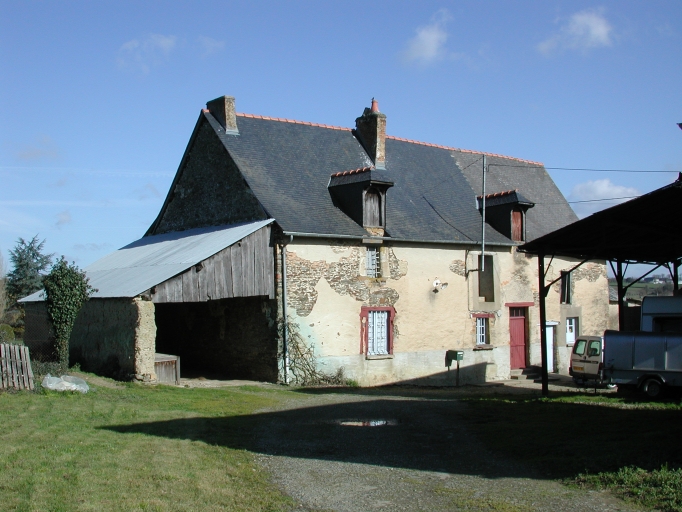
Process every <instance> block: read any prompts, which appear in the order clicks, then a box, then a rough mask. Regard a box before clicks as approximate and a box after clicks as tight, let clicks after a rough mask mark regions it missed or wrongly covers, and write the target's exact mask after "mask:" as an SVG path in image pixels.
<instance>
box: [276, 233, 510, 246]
mask: <svg viewBox="0 0 682 512" xmlns="http://www.w3.org/2000/svg"><path fill="white" fill-rule="evenodd" d="M283 233H284V234H285V235H286V236H297V237H304V238H343V239H346V240H367V239H369V238H371V239H372V240H385V241H387V242H405V243H417V244H443V245H478V244H480V241H478V240H471V241H467V242H463V241H460V240H417V239H413V238H393V237H390V236H370V235H369V234H368V235H367V236H358V235H336V234H326V233H301V232H298V231H284V232H283ZM486 245H493V246H499V247H516V246H518V245H520V244H515V243H513V242H509V243H507V242H505V243H502V242H494V243H491V242H486Z"/></svg>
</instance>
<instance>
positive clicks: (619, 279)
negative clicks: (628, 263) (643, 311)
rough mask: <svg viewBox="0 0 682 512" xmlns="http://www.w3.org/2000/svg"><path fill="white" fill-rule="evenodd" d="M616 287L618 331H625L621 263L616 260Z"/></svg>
mask: <svg viewBox="0 0 682 512" xmlns="http://www.w3.org/2000/svg"><path fill="white" fill-rule="evenodd" d="M616 285H617V286H618V330H619V331H624V330H625V289H624V288H623V262H622V261H621V260H616Z"/></svg>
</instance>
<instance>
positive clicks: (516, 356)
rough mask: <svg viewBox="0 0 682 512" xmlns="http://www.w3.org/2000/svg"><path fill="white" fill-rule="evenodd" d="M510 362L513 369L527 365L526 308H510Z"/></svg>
mask: <svg viewBox="0 0 682 512" xmlns="http://www.w3.org/2000/svg"><path fill="white" fill-rule="evenodd" d="M509 350H510V355H509V363H510V365H511V368H512V370H513V369H516V368H525V367H526V308H510V310H509Z"/></svg>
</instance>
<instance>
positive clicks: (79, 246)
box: [73, 242, 113, 252]
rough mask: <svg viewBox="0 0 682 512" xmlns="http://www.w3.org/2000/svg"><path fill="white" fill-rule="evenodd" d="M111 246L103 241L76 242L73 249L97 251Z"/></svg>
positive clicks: (108, 248)
mask: <svg viewBox="0 0 682 512" xmlns="http://www.w3.org/2000/svg"><path fill="white" fill-rule="evenodd" d="M112 247H113V246H112V245H111V244H109V243H106V242H105V243H103V244H93V243H89V244H76V245H74V246H73V249H74V250H75V251H80V252H99V251H105V250H110V249H111V248H112Z"/></svg>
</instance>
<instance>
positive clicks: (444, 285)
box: [433, 278, 448, 293]
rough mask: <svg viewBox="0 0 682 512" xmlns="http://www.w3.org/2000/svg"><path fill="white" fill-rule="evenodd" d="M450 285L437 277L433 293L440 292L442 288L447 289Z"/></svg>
mask: <svg viewBox="0 0 682 512" xmlns="http://www.w3.org/2000/svg"><path fill="white" fill-rule="evenodd" d="M447 287H448V283H441V282H440V279H438V278H436V280H435V281H434V282H433V293H438V292H439V291H441V290H445V289H446V288H447Z"/></svg>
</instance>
